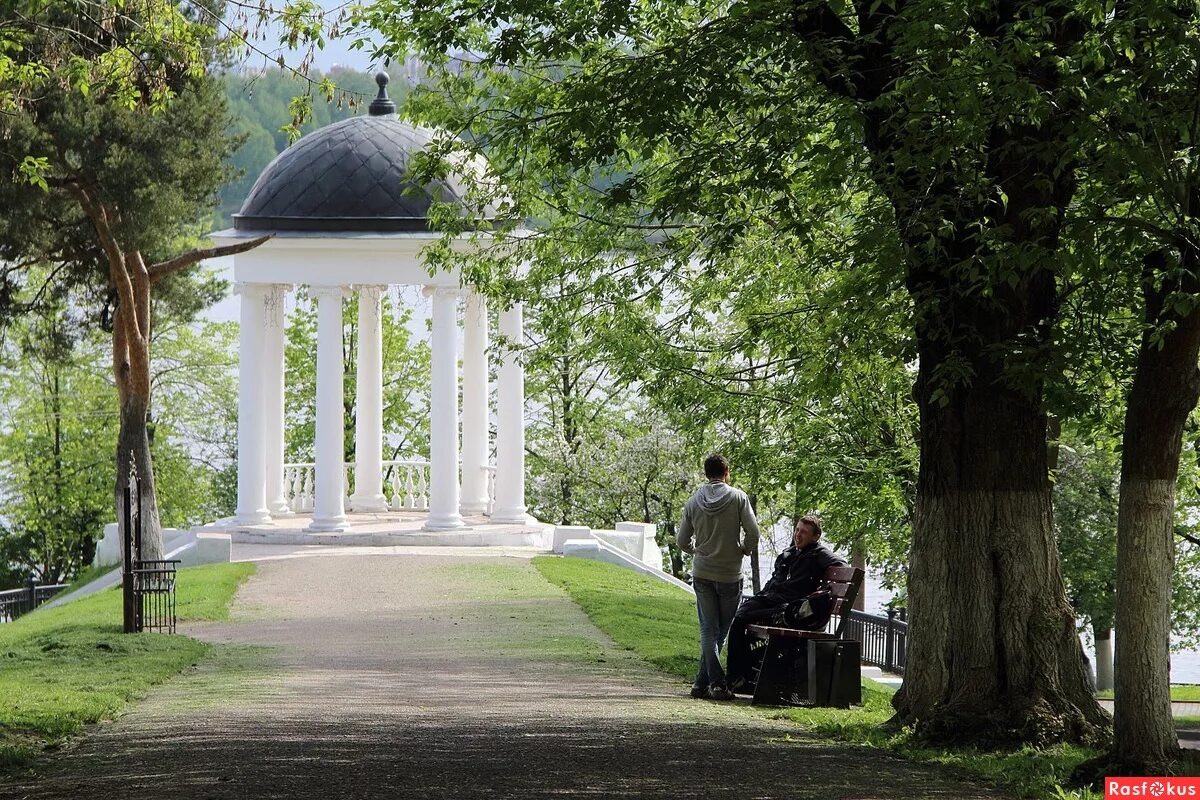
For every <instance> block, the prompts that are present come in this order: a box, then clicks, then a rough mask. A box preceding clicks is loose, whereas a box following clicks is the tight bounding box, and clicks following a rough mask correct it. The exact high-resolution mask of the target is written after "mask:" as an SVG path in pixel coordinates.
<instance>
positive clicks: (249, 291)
mask: <svg viewBox="0 0 1200 800" xmlns="http://www.w3.org/2000/svg"><path fill="white" fill-rule="evenodd" d="M274 286H275V284H273V283H257V282H252V281H235V282H234V284H233V293H234V294H236V295H241V296H242V297H264V298H265V297H266V296H267V293H268V292H270V291H271V290H272V288H273V287H274Z"/></svg>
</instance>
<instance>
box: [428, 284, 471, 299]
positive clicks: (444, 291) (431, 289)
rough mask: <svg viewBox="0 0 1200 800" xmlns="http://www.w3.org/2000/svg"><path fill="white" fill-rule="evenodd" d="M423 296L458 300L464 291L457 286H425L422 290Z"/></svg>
mask: <svg viewBox="0 0 1200 800" xmlns="http://www.w3.org/2000/svg"><path fill="white" fill-rule="evenodd" d="M421 294H422V295H423V296H425V297H443V298H445V297H448V298H450V299H452V300H457V299H458V297H459V296H460V295H461V294H462V289H460V288H458V287H457V286H425V287H424V288H422V289H421Z"/></svg>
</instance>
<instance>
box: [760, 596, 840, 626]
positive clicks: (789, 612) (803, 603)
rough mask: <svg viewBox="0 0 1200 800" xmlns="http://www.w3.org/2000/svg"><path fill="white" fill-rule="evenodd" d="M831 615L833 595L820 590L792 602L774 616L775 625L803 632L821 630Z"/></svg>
mask: <svg viewBox="0 0 1200 800" xmlns="http://www.w3.org/2000/svg"><path fill="white" fill-rule="evenodd" d="M832 615H833V594H832V593H831V592H830V591H829V590H828V589H820V590H817V591H815V592H813V593H812V594H810V595H809V596H808V597H802V598H800V599H799V600H793V601H791V602H790V603H788V604H787V605H785V606H784V607H783V608H781V609H780V610H779V611H778V612H776V614H775V619H774V620H773V621H774V623H775V624H776V625H780V626H782V627H785V628H799V629H800V630H804V631H819V630H823V629H824V628H825V626H826V625H828V624H829V617H830V616H832Z"/></svg>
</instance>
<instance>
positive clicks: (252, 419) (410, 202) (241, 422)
mask: <svg viewBox="0 0 1200 800" xmlns="http://www.w3.org/2000/svg"><path fill="white" fill-rule="evenodd" d="M376 80H377V81H378V83H379V96H378V97H377V98H376V99H375V101H374V102H372V103H371V106H370V114H369V115H368V116H361V117H351V118H349V119H346V120H342V121H341V122H337V123H334V124H332V125H328V126H326V127H324V128H321V129H319V130H317V131H315V132H313V133H311V134H309V135H307V136H305V137H303V138H302V139H301V140H300V141H299V142H297V143H296V144H294V145H293V146H291V147H289V148H288V149H287V150H285V151H284V152H283V153H281V154H280V155H279V156H278V157H276V158H275V160H274V161H272V162H271V163H270V164H269V165H268V166H267V167H266V168H265V169H264V170H263V172H262V174H261V175H260V176H259V178H258V180H257V182H256V183H255V184H254V188H253V189H252V190H251V192H250V194H249V196H248V197H247V198H246V201H245V203H244V204H243V205H242V209H241V211H240V213H238V214H236V215H235V216H234V227H233V228H231V229H228V230H224V231H221V232H220V233H218V234H215V235H214V237H213V238H214V239H215V240H217V241H218V243H229V242H233V241H237V240H245V239H249V238H257V237H260V236H263V235H265V234H271V235H272V238H271V239H270V240H269V241H267V242H266V243H264V244H263V245H261V246H259V247H257V248H255V249H253V250H250V251H248V252H246V253H242V254H240V255H238V256H236V257H235V258H234V280H235V282H236V291H237V292H238V294H239V295H240V296H241V340H240V365H239V386H238V492H237V511H236V514H235V516H234V518H233V519H232V521H231V522H230V523H229V527H230V528H231V529H232V530H233V531H234V538H235V541H236V540H239V538H240V539H241V540H243V541H281V540H283V541H290V542H303V541H328V540H330V539H331V537H332V538H335V539H337V540H338V541H346V542H355V543H359V541H362V542H366V543H381V544H382V543H396V541H395V540H396V536H397V535H400V534H404V533H405V532H407V533H408V534H412V533H415V532H425V534H426V535H424V536H423V537H416V538H413V537H412V536H410V539H412V540H413V541H414V542H416V543H428V542H432V541H437V542H445V543H464V544H535V545H542V544H544V543H545V542H544V539H545V536H546V533H545V528H544V527H543V526H540V525H537V524H536V523H535V521H534V520H532V519H530V518H529V517H528V516H527V515H526V508H525V477H524V476H525V468H524V449H525V442H524V374H523V369H522V366H521V364H520V361H519V360H518V359H517V357H516V355H515V354H513V353H503V354H501V356H502V359H501V361H500V363H499V365H498V369H497V374H496V403H495V406H496V419H495V430H496V440H495V459H496V460H495V464H494V465H491V464H489V463H488V459H489V456H490V453H491V450H492V447H491V443H490V442H489V438H490V434H489V431H490V429H491V425H490V424H489V385H488V374H489V370H488V366H489V362H488V357H489V353H490V350H489V346H488V342H489V335H488V313H487V302H486V300H485V298H484V297H482V296H481V295H480V294H478V293H477V292H475V291H474V290H473V289H472V288H471V287H469V286H466V287H464V286H463V283H462V280H461V276H460V275H459V274H458V273H457V271H443V272H438V273H436V274H434V275H432V276H431V275H430V274H429V271H428V270H427V268H426V267H425V265H424V264H423V263H422V254H423V251H424V249H425V248H426V247H428V246H430V245H432V244H434V243H436V242H438V241H440V240H441V239H442V234H441V233H439V232H437V231H436V230H434V229H433V228H432V226H431V224H430V220H429V211H430V207H431V206H432V205H433V204H434V203H435V202H438V203H455V202H457V201H460V200H461V199H462V198H463V197H464V195H465V188H464V186H463V185H462V183H461V182H460V180H458V179H456V178H455V176H454V175H453V174H452V175H451V176H449V177H448V178H446V179H445V180H442V181H437V182H435V183H434V184H429V185H421V184H418V183H416V182H414V181H413V180H412V179H411V178H410V177H409V170H408V163H409V159H410V157H411V156H412V155H413V154H414V153H417V152H419V151H421V150H422V149H423V148H424V147H425V146H426V145H428V143H429V142H430V139H431V136H432V134H433V132H432V131H430V130H427V129H421V128H416V127H414V126H412V125H409V124H406V123H404V122H401V121H400V120H399V119H398V118H397V116H396V113H395V112H396V108H395V105H394V104H393V103H392V101H391V100H389V99H388V97H387V91H386V85H387V76H386V75H383V74H380V75H379V76H377V79H376ZM461 246H464V247H465V246H467V245H466V239H465V238H464V239H463V240H461ZM398 284H399V285H415V286H421V287H423V291H424V293H425V294H426V296H429V297H431V299H432V328H433V333H432V342H431V362H432V367H431V397H430V420H429V422H430V425H429V427H430V442H429V452H430V458H429V461H428V462H423V461H403V462H387V463H385V462H384V460H383V362H382V332H381V331H382V324H381V294H382V292H384V291H385V290H386V288H387V287H388V286H392V285H398ZM297 285H304V286H307V287H308V292H309V295H310V296H311V297H312V298H313V299H314V300H315V303H316V306H317V349H316V353H315V357H316V362H317V370H316V372H317V381H316V382H317V389H316V394H317V396H316V437H315V454H314V455H315V460H314V463H312V464H285V463H284V435H285V431H284V420H285V415H284V386H285V381H286V380H287V376H286V374H285V369H284V357H283V356H284V314H285V311H284V308H285V306H284V295H285V293H286V292H287V291H289V290H290V289H292V288H293V287H295V286H297ZM351 292H354V293H357V295H358V301H359V302H358V329H359V337H360V338H359V347H358V353H357V359H358V360H357V384H356V390H357V391H356V429H355V442H354V453H355V456H354V460H353V462H352V463H348V464H347V463H344V457H343V453H344V442H343V420H342V414H343V396H342V380H343V373H342V338H341V337H342V324H343V321H342V300H343V298H344V297H346V296H348V294H349V293H351ZM460 301H462V302H463V304H464V309H463V312H464V313H463V320H464V322H463V326H462V328H463V329H462V334H463V342H462V343H463V359H462V374H461V396H462V408H461V410H460V408H459V389H460V386H459V378H460V375H459V368H458V366H459V365H458V334H459V326H458V304H459V302H460ZM521 315H522V310H521V306H520V305H519V304H517V305H514V306H512V307H509V308H506V309H502V310H501V311H500V313H499V329H500V333H501V334H502V335H503V336H504V337H505V338H506V339H507V340H509V341H520V339H521V331H522V316H521ZM460 422H461V448H460V437H459V426H460ZM351 486H352V487H353V492H352V493H350V494H348V489H349V488H350V487H351ZM310 514H311V517H310V516H309V515H310ZM354 531H360V532H370V536H369V537H367V538H365V539H364V538H363V537H361V536H360V537H352V536H348V535H347V534H349V533H352V532H354ZM468 531H475V532H482V533H483V535H479V533H476V535H464V536H459V537H453V536H444V535H434V534H449V533H454V532H462V533H463V534H467V532H468ZM272 532H274V533H272ZM503 532H507V533H508V534H509V535H508V536H507V537H506V536H503V535H499V534H501V533H503ZM239 533H240V534H242V535H241V536H240V537H239ZM284 534H286V536H285V538H283V539H281V538H280V536H281V535H284ZM334 535H336V536H334Z"/></svg>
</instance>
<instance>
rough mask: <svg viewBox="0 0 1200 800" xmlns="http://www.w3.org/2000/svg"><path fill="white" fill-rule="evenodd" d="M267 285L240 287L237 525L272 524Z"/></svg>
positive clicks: (238, 289) (245, 284)
mask: <svg viewBox="0 0 1200 800" xmlns="http://www.w3.org/2000/svg"><path fill="white" fill-rule="evenodd" d="M268 290H269V287H268V285H267V284H264V283H239V284H237V287H236V289H235V291H236V292H237V293H238V294H239V295H241V297H242V301H241V330H240V331H239V344H240V346H239V348H238V503H237V511H236V512H235V514H234V518H233V521H234V523H235V524H237V525H260V524H262V523H264V522H270V521H271V515H270V514H269V513H268V512H267V475H266V466H267V461H266V437H265V436H264V431H263V411H264V406H263V390H264V385H263V384H264V381H263V328H264V327H265V323H266V308H265V305H266V299H267V292H268Z"/></svg>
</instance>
